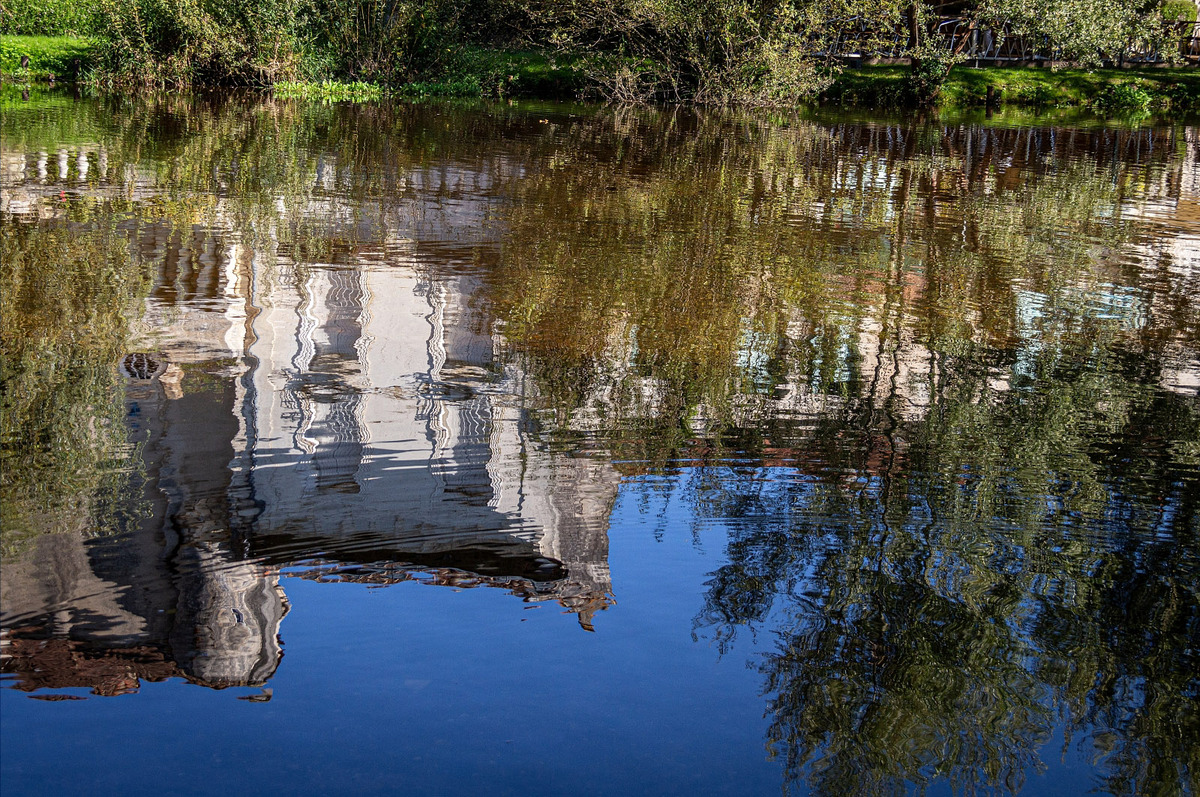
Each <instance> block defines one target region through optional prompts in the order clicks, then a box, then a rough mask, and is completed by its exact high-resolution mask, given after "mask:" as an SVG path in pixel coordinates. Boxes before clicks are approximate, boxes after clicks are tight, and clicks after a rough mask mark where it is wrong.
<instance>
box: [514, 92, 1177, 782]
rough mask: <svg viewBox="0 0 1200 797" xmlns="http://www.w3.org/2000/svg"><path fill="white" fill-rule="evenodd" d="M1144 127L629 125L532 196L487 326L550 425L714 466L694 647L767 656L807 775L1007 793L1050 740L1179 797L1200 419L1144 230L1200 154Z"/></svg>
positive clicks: (701, 472)
mask: <svg viewBox="0 0 1200 797" xmlns="http://www.w3.org/2000/svg"><path fill="white" fill-rule="evenodd" d="M1140 135H1144V136H1146V139H1145V141H1144V142H1138V141H1137V140H1136V139H1135V137H1134V134H1122V133H1117V132H1114V131H1099V132H1096V133H1077V132H1067V133H1058V134H1057V135H1056V134H1055V133H1052V132H1050V131H1039V130H978V129H976V130H970V129H961V128H958V129H954V128H939V127H936V126H929V127H923V128H922V127H917V128H907V127H892V128H884V127H872V126H865V125H863V126H853V125H844V126H832V127H820V126H815V125H814V126H807V125H799V126H797V127H793V128H790V129H781V128H778V127H777V128H761V127H757V126H755V125H753V124H751V123H749V121H748V120H744V119H738V118H735V117H719V116H707V117H703V118H700V119H692V118H690V117H688V116H686V115H683V114H680V115H675V116H670V117H667V118H665V119H664V118H663V117H656V116H654V115H653V114H643V115H640V116H636V115H635V116H630V117H628V118H618V119H616V120H615V122H610V121H608V120H602V121H601V120H596V121H594V122H592V123H584V124H580V125H578V126H577V127H575V128H573V129H572V131H571V132H570V136H569V138H568V141H569V144H570V145H569V146H565V147H564V148H563V151H565V152H566V153H568V154H566V155H563V156H561V157H558V158H556V159H555V160H554V161H553V162H552V163H551V164H549V165H548V166H547V168H545V169H544V170H543V171H541V172H539V173H537V174H534V175H532V176H530V177H529V178H528V179H526V180H524V181H523V182H521V183H520V184H518V185H516V186H514V192H515V199H514V201H513V204H512V206H511V207H510V208H509V209H508V210H507V212H506V219H507V221H508V223H509V227H508V232H507V235H506V239H505V247H504V249H503V251H502V253H501V257H500V262H499V264H498V265H497V267H496V269H495V271H494V272H493V274H494V277H495V279H494V283H493V285H494V287H493V301H494V307H493V310H494V312H495V314H496V315H497V316H498V318H499V319H500V320H501V322H502V324H503V326H502V329H503V332H504V334H505V336H506V338H507V340H508V341H509V344H510V347H511V349H512V351H513V352H514V354H515V356H518V357H520V358H521V359H522V362H523V363H524V364H525V367H526V368H527V369H528V371H529V372H530V373H531V374H532V375H533V377H534V379H535V381H536V384H537V385H538V388H539V390H540V392H541V395H542V396H543V400H544V402H545V403H544V405H543V406H544V408H545V412H544V413H543V415H542V416H541V417H542V419H543V433H544V434H546V435H548V436H563V437H565V438H566V439H569V440H570V439H577V438H580V437H582V438H583V439H585V440H587V442H588V444H590V445H593V446H595V445H604V446H606V447H608V448H609V450H614V451H617V452H618V454H619V456H620V457H621V458H622V459H627V460H631V461H634V462H641V463H650V465H649V466H653V465H654V464H655V463H657V464H673V463H677V462H682V463H698V464H699V467H698V468H695V469H692V470H687V471H684V472H683V473H684V475H683V476H681V477H680V478H683V479H684V480H685V481H686V483H687V485H688V490H689V492H688V494H687V497H686V500H687V501H688V502H689V503H692V504H694V505H696V506H698V507H699V511H700V512H701V513H702V514H704V515H708V516H710V517H713V518H721V519H729V520H730V523H729V528H730V536H729V541H728V549H727V554H728V556H729V560H730V562H729V564H728V565H726V566H724V567H722V568H720V569H719V570H718V571H716V572H715V573H714V574H713V577H712V580H711V582H710V583H709V592H708V598H707V601H706V604H705V608H704V611H703V612H702V613H701V615H700V617H699V618H698V620H697V626H698V632H700V633H704V634H706V635H711V636H713V637H715V638H716V640H717V641H718V642H719V644H720V645H721V646H722V648H723V649H725V650H727V651H728V650H731V649H732V647H733V644H734V641H735V637H736V633H737V631H738V630H739V629H742V628H746V629H757V630H759V631H762V632H763V633H769V634H773V635H775V636H776V638H777V644H776V646H775V648H774V649H773V650H772V651H771V652H770V653H768V654H767V655H766V656H765V657H764V658H763V660H762V663H761V668H762V672H763V675H764V677H765V690H766V692H767V694H768V695H769V715H770V717H771V719H772V724H771V727H770V731H769V735H770V740H771V743H772V747H773V749H774V750H775V751H776V752H777V753H778V754H780V755H781V756H783V757H784V758H785V759H786V761H787V763H788V770H789V772H790V773H791V776H792V777H795V778H807V779H808V780H809V781H810V783H811V784H812V785H813V786H815V787H817V788H818V789H819V790H821V791H827V792H831V793H860V792H864V791H866V792H873V791H893V790H896V789H899V788H902V787H903V786H904V784H906V783H916V784H928V783H931V782H932V781H934V780H936V779H947V780H948V781H949V782H950V783H951V784H952V785H953V786H954V787H955V788H956V789H963V790H969V789H973V788H976V787H980V786H985V785H988V786H993V787H999V788H1006V789H1015V788H1018V787H1019V786H1020V785H1021V783H1022V782H1023V780H1024V779H1025V777H1026V776H1027V775H1028V774H1029V773H1030V772H1034V771H1037V770H1038V769H1039V768H1040V767H1041V766H1042V764H1041V754H1042V753H1041V748H1042V747H1043V746H1044V745H1045V744H1046V743H1048V742H1049V740H1050V739H1051V738H1052V736H1053V735H1054V732H1055V729H1056V727H1058V726H1059V725H1065V727H1067V728H1068V729H1069V731H1070V732H1071V733H1074V734H1076V735H1079V734H1082V735H1084V736H1085V737H1086V738H1088V739H1090V740H1092V743H1093V744H1094V745H1096V748H1097V752H1098V754H1103V755H1104V758H1103V766H1104V773H1105V776H1106V777H1107V779H1108V780H1107V784H1108V786H1109V787H1110V788H1114V789H1116V790H1121V791H1132V792H1139V793H1140V792H1143V791H1148V792H1154V791H1156V790H1166V791H1174V790H1177V789H1178V788H1180V787H1181V786H1186V784H1187V779H1188V777H1189V772H1191V771H1194V767H1195V763H1193V762H1194V761H1195V751H1196V750H1197V749H1200V747H1198V745H1200V733H1198V732H1197V728H1196V712H1195V711H1194V702H1195V701H1194V696H1195V695H1196V693H1197V688H1198V683H1197V680H1196V675H1195V673H1196V672H1197V671H1198V669H1197V666H1196V664H1197V662H1196V656H1195V653H1194V651H1192V650H1191V648H1190V647H1189V644H1190V643H1189V642H1188V639H1189V635H1190V636H1191V637H1194V636H1195V633H1196V628H1197V623H1198V622H1200V608H1198V601H1197V590H1196V581H1195V578H1194V570H1195V561H1194V560H1195V543H1196V535H1197V528H1196V517H1197V512H1198V507H1197V506H1196V500H1197V499H1196V498H1195V497H1194V496H1195V495H1200V479H1198V477H1197V465H1198V460H1197V444H1198V443H1200V414H1198V413H1197V409H1196V407H1195V405H1194V402H1193V401H1192V399H1191V398H1189V397H1186V396H1182V395H1179V394H1175V393H1170V392H1167V391H1164V390H1162V389H1161V388H1160V387H1159V385H1160V384H1163V383H1164V374H1165V373H1166V370H1167V369H1168V368H1171V367H1177V366H1178V364H1179V363H1178V361H1177V360H1176V358H1177V357H1178V356H1179V351H1180V349H1179V347H1182V349H1183V351H1185V352H1190V354H1188V355H1187V356H1194V354H1195V350H1196V345H1197V340H1196V339H1195V330H1196V323H1195V321H1196V315H1195V308H1194V306H1189V304H1188V303H1187V302H1184V301H1180V299H1179V297H1180V296H1181V295H1188V294H1190V295H1193V296H1194V295H1195V291H1196V290H1197V289H1198V288H1200V286H1197V285H1195V284H1194V280H1195V275H1193V274H1190V273H1188V272H1185V271H1180V270H1178V269H1177V270H1175V271H1174V272H1173V273H1172V276H1167V273H1168V272H1170V271H1171V265H1170V255H1169V254H1168V252H1167V249H1166V247H1164V246H1163V245H1162V243H1161V241H1155V240H1154V239H1150V238H1148V237H1147V233H1146V232H1145V230H1144V228H1143V227H1142V226H1141V224H1140V223H1139V222H1138V220H1137V219H1136V217H1127V216H1126V215H1125V210H1124V209H1125V208H1126V207H1128V206H1129V205H1130V204H1131V203H1132V204H1133V205H1136V204H1137V203H1138V202H1141V201H1145V199H1146V198H1147V197H1149V196H1151V195H1154V196H1159V194H1156V193H1155V192H1156V191H1158V190H1159V189H1158V188H1156V187H1155V186H1160V185H1161V184H1162V183H1163V182H1164V180H1163V179H1162V175H1167V176H1168V179H1166V180H1165V182H1166V183H1167V184H1171V183H1172V179H1173V178H1170V177H1169V176H1170V175H1172V174H1177V173H1178V170H1179V169H1180V168H1181V167H1182V166H1181V164H1182V162H1183V159H1182V157H1181V152H1180V146H1181V144H1180V141H1179V140H1178V139H1177V138H1174V137H1173V134H1171V133H1160V132H1146V133H1142V134H1140ZM1141 143H1146V144H1150V143H1153V144H1154V145H1155V148H1154V151H1155V152H1156V153H1157V154H1156V155H1154V156H1153V157H1149V158H1143V159H1140V160H1139V159H1138V158H1130V157H1126V158H1125V159H1122V160H1113V159H1112V158H1111V154H1110V153H1111V152H1112V151H1114V150H1116V151H1125V152H1127V153H1128V152H1129V151H1130V150H1131V149H1135V148H1137V147H1139V146H1140V144H1141ZM1151 149H1152V148H1151V147H1149V146H1147V147H1145V150H1146V151H1150V150H1151ZM1171 190H1173V189H1168V190H1167V195H1168V196H1170V191H1171ZM1131 245H1137V246H1141V247H1143V250H1142V251H1146V252H1147V254H1146V255H1145V256H1140V255H1139V256H1130V255H1128V254H1126V253H1124V250H1127V249H1128V247H1130V246H1131ZM1146 247H1148V249H1146ZM1173 347H1175V348H1173ZM722 449H724V450H728V451H734V452H737V454H738V456H739V457H741V458H743V459H745V458H747V457H749V458H751V461H757V462H758V463H760V465H759V466H754V465H747V466H746V469H745V470H738V469H737V468H729V467H726V466H724V465H721V464H719V463H720V460H721V459H722V458H721V456H719V454H720V452H721V450H722ZM647 466H648V465H646V464H638V465H631V466H629V467H639V468H640V467H647ZM780 466H784V468H783V469H777V468H780ZM764 467H765V468H766V470H765V471H764V470H763V468H764ZM756 633H757V632H756ZM1189 701H1190V702H1189ZM1189 767H1190V769H1189Z"/></svg>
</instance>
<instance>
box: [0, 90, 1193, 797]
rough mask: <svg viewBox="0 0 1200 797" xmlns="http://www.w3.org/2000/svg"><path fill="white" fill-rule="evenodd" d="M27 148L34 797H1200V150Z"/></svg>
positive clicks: (490, 122)
mask: <svg viewBox="0 0 1200 797" xmlns="http://www.w3.org/2000/svg"><path fill="white" fill-rule="evenodd" d="M2 110H3V124H2V128H0V130H2V132H0V144H2V163H0V166H2V169H3V173H2V183H0V187H2V201H0V220H2V225H3V226H2V231H3V236H2V246H3V249H2V252H0V254H2V256H3V258H2V275H0V276H2V282H0V302H2V310H3V361H2V368H3V380H4V381H3V410H4V412H3V477H2V478H3V495H2V498H3V564H2V576H3V579H2V584H3V595H2V600H0V604H2V606H0V608H2V632H0V633H2V645H3V650H2V654H3V659H2V669H3V676H2V678H3V682H2V686H3V689H0V705H2V709H3V723H2V734H3V737H2V743H3V758H2V762H0V779H2V781H3V784H4V786H3V789H4V793H5V794H14V795H16V794H35V793H102V794H148V793H158V792H167V793H174V794H189V793H197V794H199V793H221V792H225V793H248V792H256V793H280V794H294V793H329V792H341V791H357V792H373V793H378V792H385V793H395V792H399V793H423V794H493V793H495V794H568V793H570V794H597V795H599V794H614V795H616V794H639V793H648V794H774V793H778V792H779V791H780V789H781V788H782V789H783V790H784V792H786V793H797V794H802V793H817V794H876V793H881V794H882V793H887V794H890V793H895V792H906V791H928V792H929V793H933V794H943V793H960V792H971V791H979V790H983V791H996V792H1010V791H1018V790H1024V791H1025V792H1026V793H1032V794H1039V793H1054V794H1075V793H1078V794H1082V793H1092V792H1096V791H1098V792H1101V793H1119V794H1125V793H1139V794H1174V793H1193V792H1194V791H1195V788H1196V782H1197V777H1198V772H1200V707H1198V706H1200V647H1198V640H1200V128H1197V127H1194V126H1188V125H1184V124H1177V125H1159V126H1156V125H1153V124H1144V125H1140V126H1139V125H1136V124H1123V125H1104V124H1100V123H1095V122H1088V121H1085V120H1079V119H1059V120H1056V121H1047V120H1044V119H1038V118H1037V117H1030V116H1019V115H1012V116H1004V115H999V116H996V117H994V118H991V119H984V118H983V117H982V116H980V117H977V118H976V117H962V118H949V117H937V118H915V117H894V118H882V119H869V118H863V117H852V116H838V115H836V114H821V113H816V114H809V115H795V114H766V113H735V112H711V111H697V110H689V109H650V108H633V109H628V108H611V107H609V108H605V107H593V106H574V105H544V104H529V103H525V104H521V103H516V104H505V103H498V104H491V105H479V104H463V103H451V102H445V103H442V102H428V103H421V104H415V105H408V104H395V105H391V104H386V103H385V104H376V105H332V106H331V105H319V104H304V103H287V102H278V101H273V100H271V99H269V98H263V97H261V96H256V95H234V96H229V97H224V98H221V99H215V98H208V97H203V96H186V95H175V96H164V97H159V98H154V99H141V100H131V99H121V98H99V99H96V98H93V99H87V98H82V99H81V98H77V97H71V96H69V95H65V94H53V93H50V94H45V95H35V96H34V97H32V98H31V99H29V100H22V99H20V98H19V97H18V96H17V95H14V94H6V95H5V96H4V97H3V101H2Z"/></svg>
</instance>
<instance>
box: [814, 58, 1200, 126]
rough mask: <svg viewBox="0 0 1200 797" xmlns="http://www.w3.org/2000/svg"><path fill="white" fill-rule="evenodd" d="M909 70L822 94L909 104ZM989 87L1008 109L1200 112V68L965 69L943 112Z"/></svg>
mask: <svg viewBox="0 0 1200 797" xmlns="http://www.w3.org/2000/svg"><path fill="white" fill-rule="evenodd" d="M907 75H908V68H907V67H904V66H871V67H855V68H850V69H846V70H845V71H844V72H843V73H842V74H841V75H840V76H839V77H838V78H837V80H836V81H835V82H834V84H833V86H832V87H830V88H829V89H828V90H826V91H825V93H824V94H823V95H822V100H823V101H825V102H830V103H838V104H842V105H859V106H870V107H899V106H903V105H906V104H908V102H909V98H908V93H907V83H906V78H907ZM988 86H992V87H993V88H994V89H995V90H996V91H997V92H998V100H999V102H1000V103H1001V104H1003V105H1020V106H1027V107H1035V108H1088V109H1091V110H1093V111H1096V112H1099V113H1104V114H1109V115H1112V114H1122V113H1142V112H1149V111H1169V112H1182V113H1195V112H1198V111H1200V71H1198V70H1195V69H1186V68H1183V69H1097V70H1094V71H1088V70H1084V69H1060V70H1055V71H1051V70H1049V69H1020V68H1002V67H982V68H979V69H975V68H972V67H966V66H959V67H956V68H955V69H954V70H953V71H952V72H951V73H950V77H949V79H948V80H947V81H946V84H945V86H944V87H943V88H942V94H941V98H940V100H939V102H940V104H941V105H942V106H943V107H962V108H970V107H977V106H982V105H983V104H984V102H985V98H986V96H987V89H988Z"/></svg>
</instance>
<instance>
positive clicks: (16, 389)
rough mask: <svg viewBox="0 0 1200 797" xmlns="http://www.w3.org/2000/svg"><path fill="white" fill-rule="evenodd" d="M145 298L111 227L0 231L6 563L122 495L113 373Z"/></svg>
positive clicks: (142, 278)
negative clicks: (16, 550)
mask: <svg viewBox="0 0 1200 797" xmlns="http://www.w3.org/2000/svg"><path fill="white" fill-rule="evenodd" d="M147 287H148V285H147V281H146V275H145V274H144V272H143V271H142V270H141V269H140V268H138V267H137V265H136V264H134V263H133V262H131V260H130V258H129V256H128V252H127V250H126V247H125V245H124V242H123V240H122V237H121V236H120V234H119V233H117V232H116V231H114V230H113V229H111V227H105V226H103V225H101V226H100V227H99V228H98V229H91V230H87V231H83V230H80V229H71V228H67V227H64V226H60V225H53V224H45V223H35V224H13V223H5V224H4V233H3V235H2V236H0V313H2V315H3V319H4V335H3V339H2V340H3V344H2V346H0V379H2V382H3V386H4V387H3V413H2V414H0V418H2V419H3V421H2V422H3V452H4V454H3V455H4V466H3V468H2V469H0V484H2V485H3V490H2V492H0V505H2V506H3V508H4V516H3V524H2V525H3V528H4V548H5V555H9V554H11V553H13V550H12V549H13V546H17V545H20V544H22V540H25V539H26V538H27V537H28V536H29V535H31V534H36V533H41V532H44V531H63V530H74V529H77V528H80V524H81V523H86V522H87V520H89V519H91V518H93V511H92V510H93V504H94V500H95V498H94V496H96V495H97V494H98V493H99V494H100V495H101V496H102V497H101V499H100V500H102V501H103V500H104V499H103V496H104V495H111V494H112V493H113V492H115V491H118V489H119V488H120V487H121V485H122V483H123V478H122V475H121V474H120V473H119V472H116V471H115V466H116V465H117V464H119V463H120V462H121V461H122V460H124V458H125V456H126V455H127V453H128V452H127V450H126V449H127V446H126V445H125V428H124V425H123V423H122V422H121V414H122V412H121V402H120V397H119V395H118V392H117V388H118V384H119V377H118V375H117V363H118V361H119V360H120V358H121V357H122V356H123V355H124V353H125V349H124V344H125V338H126V335H127V325H128V321H129V318H128V314H129V306H130V302H131V300H133V299H134V298H135V297H137V296H138V295H139V294H141V293H143V292H144V291H145V290H146V288H147ZM101 488H103V489H101Z"/></svg>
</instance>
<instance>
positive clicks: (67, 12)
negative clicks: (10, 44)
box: [0, 0, 95, 36]
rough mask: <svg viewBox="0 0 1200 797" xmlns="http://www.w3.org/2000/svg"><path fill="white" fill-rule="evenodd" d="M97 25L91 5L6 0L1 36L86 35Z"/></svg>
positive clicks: (53, 0)
mask: <svg viewBox="0 0 1200 797" xmlns="http://www.w3.org/2000/svg"><path fill="white" fill-rule="evenodd" d="M94 24H95V15H94V14H93V13H92V6H91V4H89V3H81V2H73V0H6V2H5V3H4V5H3V6H0V35H5V36H86V35H88V34H90V33H91V32H92V30H93V27H94Z"/></svg>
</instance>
